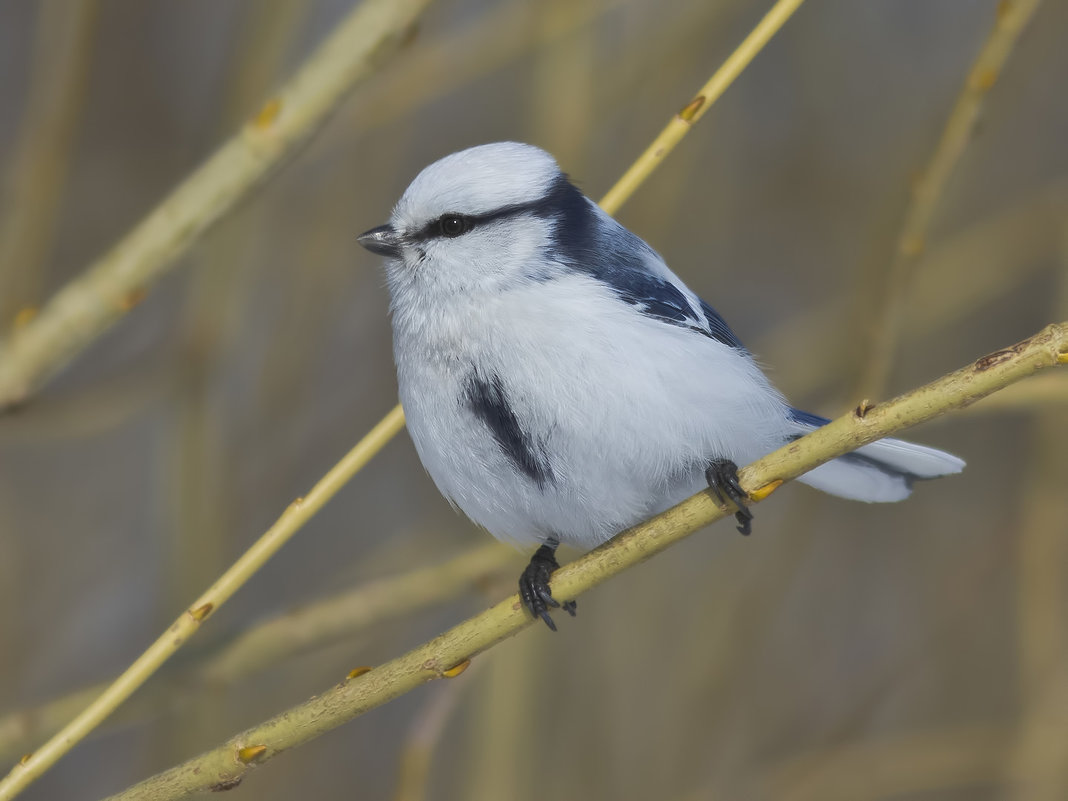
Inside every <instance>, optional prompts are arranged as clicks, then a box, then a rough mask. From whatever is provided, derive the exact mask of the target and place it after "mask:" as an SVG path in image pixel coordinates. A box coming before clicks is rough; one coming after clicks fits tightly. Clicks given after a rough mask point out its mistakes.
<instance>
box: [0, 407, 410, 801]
mask: <svg viewBox="0 0 1068 801" xmlns="http://www.w3.org/2000/svg"><path fill="white" fill-rule="evenodd" d="M403 423H404V416H403V414H401V413H398V412H396V411H394V412H393V413H391V414H389V415H387V416H386V418H385V419H384V420H382V422H380V423H379V424H378V425H377V426H375V427H374V428H373V429H371V431H370V432H369V433H368V434H367V436H366V437H364V438H363V439H362V440H360V442H359V443H357V444H356V446H355V447H354V448H353V449H352V450H351V451H349V452H348V453H347V454H346V455H345V457H344V458H343V459H342V460H341V461H340V462H338V463H337V464H336V465H334V467H333V468H331V469H330V471H329V472H328V473H327V474H326V475H325V476H323V477H322V478H321V479H320V480H319V482H318V483H317V484H316V485H315V486H314V487H312V489H311V491H310V492H309V493H308V494H307V495H306V496H305V497H303V498H298V499H297V500H295V501H293V503H291V504H290V505H289V507H288V508H287V509H286V510H285V512H283V513H282V516H281V517H279V518H278V520H277V521H276V522H275V524H274V525H273V526H271V527H270V528H269V529H267V531H266V532H265V533H264V534H263V536H262V537H260V538H259V539H258V540H257V541H256V543H255V544H254V545H253V546H252V547H251V548H249V550H247V551H246V552H245V553H244V554H242V556H241V558H240V559H238V560H237V561H236V562H235V563H234V564H233V565H232V566H231V567H230V569H229V570H227V571H226V572H225V573H224V574H223V575H222V576H220V577H219V579H218V580H217V581H216V582H215V583H214V584H213V585H211V587H209V588H208V590H207V592H205V593H204V594H203V595H201V596H200V597H199V598H198V599H197V600H196V601H194V602H193V605H192V606H190V607H189V608H188V609H187V610H186V611H185V612H183V613H182V614H181V616H180V617H179V618H178V619H177V620H176V621H174V623H173V624H171V626H170V627H169V628H168V629H167V630H166V631H165V632H164V633H163V634H162V635H161V636H160V637H159V639H157V640H156V641H155V642H154V643H153V644H152V645H151V646H149V648H148V650H146V651H145V652H144V653H143V654H141V656H139V657H138V658H137V659H136V660H135V661H134V663H133V664H132V665H130V667H128V668H127V669H126V670H125V672H123V674H122V675H121V676H119V677H118V678H117V679H115V681H114V682H112V683H111V684H110V685H109V686H108V688H107V689H106V690H105V691H104V692H103V693H102V694H101V695H100V696H99V697H98V698H97V699H96V700H95V701H93V703H91V704H90V705H89V706H88V707H86V708H85V709H84V710H83V711H82V712H81V714H79V715H78V716H77V717H76V718H74V719H73V720H72V721H71V722H70V723H68V724H67V725H66V726H64V727H63V728H62V729H61V730H60V731H59V732H58V733H57V734H56V735H55V736H54V737H52V738H51V739H50V740H49V741H48V742H47V743H45V744H44V745H43V746H41V748H40V749H38V750H37V751H35V752H34V753H33V754H28V755H27V756H26V757H25V758H24V759H23V760H22V761H21V762H20V763H19V764H18V765H16V766H15V767H14V768H13V769H12V771H11V772H10V773H9V774H8V775H7V776H5V777H4V779H3V781H0V799H4V801H7V799H11V798H14V797H15V796H16V795H18V793H19V792H20V791H21V790H22V789H23V788H25V787H26V786H27V785H28V784H30V783H31V782H32V781H33V780H34V779H36V778H37V777H38V776H40V775H41V774H42V773H44V772H45V771H46V770H47V769H48V768H49V767H50V766H51V765H53V764H55V762H56V760H58V759H59V758H60V757H61V756H63V755H64V754H65V753H67V752H68V751H69V750H70V749H71V748H73V747H74V746H75V745H76V744H77V743H78V742H80V741H81V740H82V739H83V738H84V737H85V735H87V734H88V733H89V732H91V731H92V730H93V729H95V728H96V727H97V726H99V725H100V723H101V722H102V721H103V720H104V719H105V718H107V717H108V716H109V715H110V714H111V713H112V712H114V711H115V709H116V708H117V707H118V706H119V705H120V704H122V703H123V702H124V701H125V700H126V699H127V698H129V697H130V695H132V694H133V692H134V691H135V690H136V689H137V688H139V687H140V686H141V685H142V684H144V683H145V682H146V681H147V680H148V678H149V677H150V676H151V675H152V674H153V673H155V672H156V670H158V669H159V666H160V665H162V664H163V663H164V662H166V661H167V660H168V659H169V658H170V656H171V655H172V654H173V653H174V652H175V651H177V650H178V649H179V648H181V647H182V646H183V645H184V644H185V642H186V640H188V639H189V638H190V637H192V636H193V634H195V633H196V632H197V630H198V629H199V628H200V624H201V623H203V622H204V621H205V620H207V619H208V617H209V616H210V615H211V614H212V613H213V612H214V611H216V610H217V609H218V608H219V607H220V606H221V605H222V604H223V603H225V602H226V601H227V600H228V599H229V598H230V596H232V595H233V594H234V593H235V592H237V590H238V588H240V587H241V586H242V585H243V584H244V583H245V582H246V581H248V579H249V577H250V576H252V575H254V574H255V573H256V571H257V570H259V569H260V567H262V566H263V564H264V563H265V562H266V561H267V560H268V559H270V558H271V557H272V556H273V555H274V554H275V553H276V552H277V551H278V549H279V548H281V547H282V546H283V545H284V544H285V543H286V542H288V541H289V539H290V537H292V535H293V533H294V532H296V531H298V530H299V529H300V528H301V527H302V526H303V525H304V523H305V522H306V521H307V520H309V519H310V518H311V517H312V516H313V515H314V514H315V513H316V512H317V511H319V509H320V508H322V506H323V505H324V504H325V503H326V502H327V501H328V500H330V498H332V497H333V496H334V495H335V494H336V493H337V491H338V490H339V489H340V488H341V487H342V486H344V485H345V484H346V483H347V482H348V480H349V479H350V478H351V477H352V476H353V475H355V474H356V473H357V472H358V471H359V470H360V469H361V468H362V467H363V466H364V465H365V464H366V463H367V462H368V461H369V460H370V459H371V457H372V456H373V455H374V454H376V453H377V452H378V451H379V450H380V449H381V446H382V444H383V443H384V442H387V441H388V440H389V439H391V438H392V437H393V435H394V434H396V433H397V431H399V430H400V429H401V426H402V425H403Z"/></svg>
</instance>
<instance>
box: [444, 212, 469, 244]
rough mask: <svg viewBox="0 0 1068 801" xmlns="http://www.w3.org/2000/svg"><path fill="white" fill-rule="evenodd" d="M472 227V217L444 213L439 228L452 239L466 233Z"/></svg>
mask: <svg viewBox="0 0 1068 801" xmlns="http://www.w3.org/2000/svg"><path fill="white" fill-rule="evenodd" d="M471 227H472V225H471V218H470V217H465V216H464V215H462V214H443V215H442V216H441V219H440V220H438V230H439V231H440V232H441V235H442V236H447V237H449V238H450V239H453V238H455V237H458V236H460V235H462V234H466V233H467V232H468V231H470V230H471Z"/></svg>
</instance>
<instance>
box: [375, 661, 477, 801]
mask: <svg viewBox="0 0 1068 801" xmlns="http://www.w3.org/2000/svg"><path fill="white" fill-rule="evenodd" d="M481 669H482V665H474V664H471V665H469V666H468V667H461V668H460V669H459V670H458V672H457V674H456V675H455V676H453V677H452V679H453V680H452V681H447V682H445V683H443V684H440V685H438V686H437V687H436V688H435V690H434V692H433V693H432V694H431V696H430V699H429V700H428V701H427V702H426V703H425V704H424V706H423V708H422V710H420V712H419V714H418V715H417V717H416V719H415V721H414V722H413V724H412V727H411V730H410V731H409V733H408V738H407V740H405V743H404V746H403V747H402V748H401V754H400V766H399V770H398V776H397V791H396V793H395V794H394V796H393V799H394V801H425V799H426V798H427V797H428V796H429V793H428V792H427V791H428V790H429V785H430V768H431V763H432V761H433V758H434V752H435V751H436V750H437V747H438V745H439V744H440V742H441V739H442V737H443V736H444V735H445V728H446V726H447V725H448V723H449V720H450V719H451V718H452V715H453V713H454V712H455V711H456V704H457V702H458V701H459V700H460V693H461V692H463V691H464V690H466V689H467V688H468V687H470V686H471V682H472V678H471V677H472V675H473V674H474V673H476V672H478V671H479V670H481ZM460 674H466V675H464V677H463V679H460V680H457V678H458V677H459V675H460Z"/></svg>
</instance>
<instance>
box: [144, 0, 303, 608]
mask: <svg viewBox="0 0 1068 801" xmlns="http://www.w3.org/2000/svg"><path fill="white" fill-rule="evenodd" d="M309 10H310V6H309V5H308V4H304V3H292V2H289V0H271V2H267V3H259V4H257V5H256V6H255V7H254V8H253V9H251V10H250V11H249V12H246V25H245V30H244V32H243V34H242V36H241V38H240V40H239V42H238V43H237V45H236V47H235V48H234V51H233V52H234V56H233V58H232V60H231V66H230V76H229V80H228V86H227V88H226V90H225V92H224V98H223V121H222V126H223V128H224V130H230V129H232V128H233V127H234V126H235V125H237V124H238V123H239V121H240V119H241V118H242V116H244V115H246V114H247V113H248V112H249V109H250V108H252V107H253V106H254V104H255V102H256V101H257V100H258V99H259V98H262V97H263V96H264V95H265V94H266V93H267V91H268V90H269V89H270V87H271V85H272V83H273V82H274V81H275V80H277V77H278V74H279V73H280V72H281V71H282V68H283V66H284V60H285V58H286V56H287V54H288V53H289V51H290V49H291V45H292V42H293V40H294V38H295V37H296V35H297V34H298V33H299V32H300V31H301V30H302V28H303V24H302V23H303V20H304V17H305V16H306V15H307V13H308V12H309ZM261 210H262V205H260V204H257V205H255V206H253V207H252V208H248V209H245V211H244V213H243V214H240V215H236V216H234V217H233V218H231V219H230V220H229V221H228V224H227V225H225V226H223V227H221V228H220V229H219V230H217V231H216V232H215V233H214V236H212V237H210V238H209V239H207V240H206V242H205V246H204V248H202V250H201V252H200V255H199V258H198V259H197V260H198V261H199V262H200V264H199V265H197V268H194V269H193V271H192V273H191V275H190V284H189V288H188V294H187V296H186V298H185V303H184V320H183V323H182V326H181V327H182V335H183V337H184V339H185V343H184V347H183V350H182V353H183V359H182V361H181V365H180V366H181V374H182V377H181V392H180V394H179V397H178V398H177V410H176V415H175V420H174V426H173V428H172V431H171V448H172V453H173V458H172V461H171V462H170V465H171V468H172V471H171V474H172V476H173V480H170V481H168V482H167V487H166V490H165V491H167V492H169V493H170V494H171V496H172V497H171V499H170V500H171V504H170V508H171V514H170V515H169V517H170V519H171V520H173V524H172V526H171V548H170V557H169V558H168V560H167V564H168V567H169V571H170V576H171V586H170V587H169V592H168V593H166V594H165V599H166V600H165V605H166V608H167V609H168V610H171V609H174V608H176V607H178V606H179V605H180V604H181V603H182V601H183V599H184V598H186V597H188V595H189V588H191V587H193V588H199V587H203V586H204V585H205V584H207V583H208V582H210V581H211V579H212V578H213V577H214V576H217V575H218V574H219V571H220V570H222V569H223V567H224V564H225V563H224V558H223V555H224V554H225V553H226V552H227V550H228V549H227V547H226V538H225V532H226V526H225V520H226V511H225V510H226V508H227V507H226V505H227V500H228V499H229V498H232V497H233V493H232V491H231V489H230V488H229V486H228V484H229V481H230V477H231V476H232V474H233V471H232V470H231V469H230V467H229V456H228V454H229V453H230V449H229V448H227V447H226V444H225V429H226V426H225V423H224V420H225V418H226V415H227V414H228V413H233V412H234V411H235V410H234V409H232V408H229V407H227V405H226V404H225V403H223V402H222V401H221V400H220V399H219V397H218V393H217V392H215V391H213V389H214V383H215V381H216V379H217V378H218V377H219V375H220V374H221V372H222V368H223V366H224V365H225V364H226V360H227V357H228V356H230V355H231V354H230V353H229V352H228V350H227V344H228V343H229V342H232V341H233V339H234V336H235V332H236V330H238V329H239V327H240V325H241V317H242V315H241V313H240V310H241V309H242V308H243V307H244V302H245V299H246V298H247V295H248V294H249V292H248V287H247V283H248V282H249V281H250V280H251V278H252V275H253V272H254V271H253V262H252V259H251V257H250V251H251V247H250V245H251V244H252V243H253V242H254V241H255V231H256V229H257V228H258V227H260V226H261V224H262V211H261Z"/></svg>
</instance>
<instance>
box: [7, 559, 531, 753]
mask: <svg viewBox="0 0 1068 801" xmlns="http://www.w3.org/2000/svg"><path fill="white" fill-rule="evenodd" d="M517 558H518V554H517V552H516V551H515V550H514V549H513V548H509V547H507V546H505V545H501V544H500V543H497V542H493V543H490V544H486V545H480V546H478V547H475V548H471V549H469V550H467V551H464V552H463V553H461V554H459V555H457V556H456V557H454V558H452V559H449V560H448V561H446V562H442V563H441V564H435V565H428V566H427V567H420V568H416V569H414V570H409V571H407V572H405V573H401V574H400V575H396V576H387V577H384V578H380V579H376V580H374V581H371V582H368V583H366V584H362V585H360V586H359V587H357V588H356V589H353V590H350V591H348V592H344V593H340V594H338V595H335V596H332V597H329V598H323V599H322V600H319V601H316V602H315V603H312V604H309V605H308V606H305V607H303V608H301V609H296V610H294V611H292V612H289V613H287V614H284V615H280V616H278V617H274V618H270V619H268V620H265V621H263V622H262V623H258V624H256V625H254V626H252V627H251V628H249V629H247V630H246V631H244V632H243V633H241V634H239V635H238V636H237V637H236V638H234V640H233V641H232V642H230V643H229V644H228V645H226V646H225V647H224V648H223V649H222V650H220V651H218V652H216V653H214V654H213V655H212V656H211V657H210V658H209V659H207V660H206V661H204V662H200V663H196V664H191V665H187V666H186V667H185V668H184V669H182V670H180V671H178V672H177V673H175V674H173V675H172V676H170V677H169V680H167V681H165V682H164V683H163V684H162V685H161V686H160V690H159V691H160V692H165V693H168V694H169V695H171V696H174V700H176V701H177V702H178V703H181V702H182V699H184V698H185V697H186V696H187V695H189V694H192V693H195V692H197V691H198V690H199V689H200V688H202V687H204V686H205V685H210V686H212V687H226V686H230V685H233V684H235V683H237V682H239V681H241V680H242V679H244V678H246V677H248V676H249V675H251V674H254V673H256V672H258V671H261V670H264V669H266V668H269V667H271V666H273V665H277V664H278V663H279V662H281V661H283V660H285V659H287V658H289V657H292V656H295V655H297V654H300V653H305V652H307V651H310V650H313V649H315V648H319V647H322V646H324V645H328V644H330V643H333V642H337V641H339V640H342V639H347V638H351V637H353V636H354V635H356V634H358V633H360V632H362V631H365V630H366V629H368V628H370V627H371V626H373V625H377V624H380V623H383V622H386V621H389V620H396V619H397V618H399V617H402V616H404V615H408V614H412V613H413V612H417V611H418V610H420V609H425V608H427V607H430V606H435V605H438V604H441V603H444V602H446V601H449V600H450V599H452V598H455V597H457V596H459V595H460V594H462V593H464V592H466V591H469V590H470V589H471V588H472V587H473V586H477V587H479V589H480V590H481V588H482V585H483V583H485V582H489V581H492V580H495V579H496V578H498V577H500V576H501V575H502V571H503V570H504V568H505V567H506V566H507V565H509V564H513V563H515V562H516V560H517ZM516 569H517V570H518V569H519V568H518V566H517V567H516ZM106 689H107V684H106V683H104V684H100V685H98V686H95V687H87V688H84V689H81V690H78V691H76V692H73V693H69V694H67V695H64V696H62V697H60V698H55V699H53V700H51V701H48V702H46V703H44V704H41V705H40V706H36V707H33V708H29V709H21V710H17V711H15V712H11V713H10V714H7V715H4V716H3V717H0V761H4V760H7V759H17V758H18V755H19V754H20V753H21V752H23V751H26V750H27V749H29V748H31V747H32V744H34V743H37V742H39V741H41V740H43V739H45V738H46V737H49V736H51V735H52V734H53V733H54V732H56V731H59V729H60V727H62V726H63V724H64V723H66V722H67V721H69V720H70V719H71V718H72V717H74V716H75V715H76V714H77V713H78V712H80V711H81V710H82V709H84V708H85V706H86V704H88V703H90V702H91V701H92V700H93V699H94V698H95V697H96V696H98V695H100V693H102V692H104V690H106ZM148 700H150V701H151V700H152V699H148ZM153 703H154V701H153ZM134 706H137V702H134Z"/></svg>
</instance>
